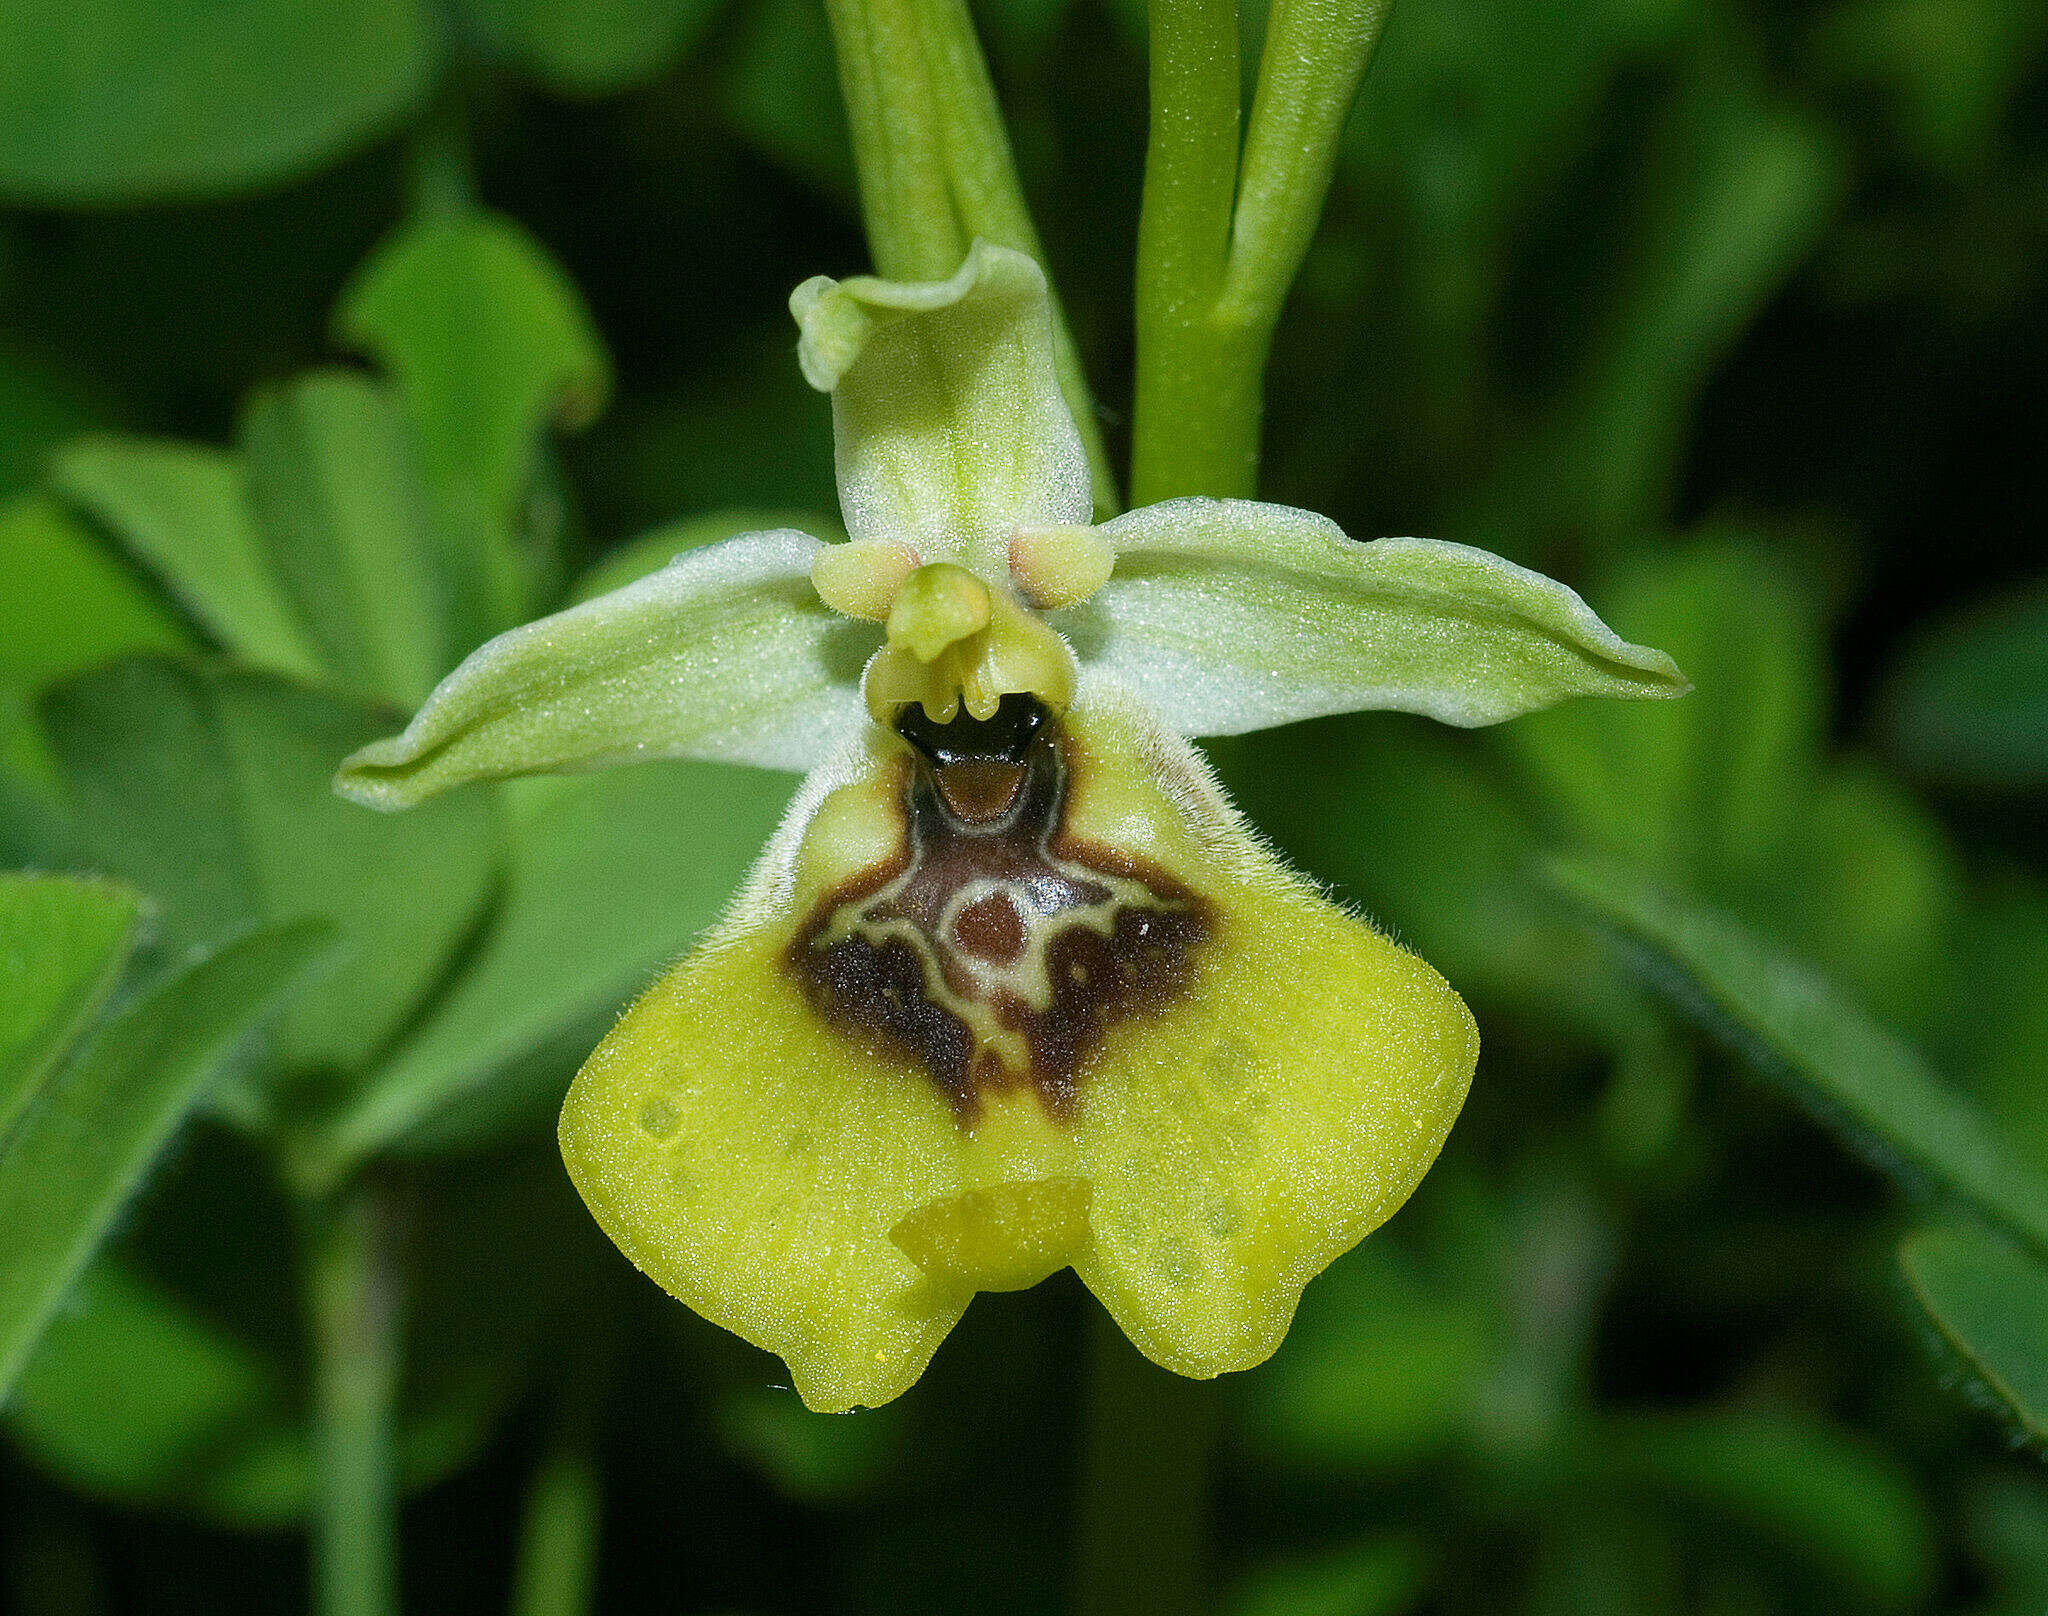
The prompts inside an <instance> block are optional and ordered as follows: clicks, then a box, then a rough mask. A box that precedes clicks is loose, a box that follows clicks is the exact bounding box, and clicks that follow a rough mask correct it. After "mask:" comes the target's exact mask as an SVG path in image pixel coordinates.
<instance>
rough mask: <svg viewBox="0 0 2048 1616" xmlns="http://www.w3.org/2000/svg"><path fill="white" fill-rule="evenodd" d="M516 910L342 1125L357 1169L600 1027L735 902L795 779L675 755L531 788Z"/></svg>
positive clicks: (506, 908)
mask: <svg viewBox="0 0 2048 1616" xmlns="http://www.w3.org/2000/svg"><path fill="white" fill-rule="evenodd" d="M519 789H520V791H521V796H520V797H518V798H515V799H514V801H515V804H516V805H517V806H515V811H514V813H513V815H512V829H511V835H510V838H509V840H510V850H509V865H510V868H509V871H508V876H507V881H506V891H505V898H504V903H503V906H502V908H501V910H500V912H499V914H498V917H497V922H496V924H495V925H494V926H493V927H492V930H491V933H490V936H489V937H488V938H487V939H486V940H485V942H484V943H483V945H482V947H481V948H480V949H479V951H478V953H477V956H476V958H475V959H474V960H473V961H472V963H471V966H470V968H469V970H467V971H466V972H465V973H464V974H463V977H462V980H461V981H460V982H459V983H458V984H456V985H455V987H454V988H453V989H452V990H451V992H450V993H449V995H448V997H447V998H446V999H445V1000H443V1001H442V1002H441V1004H439V1005H438V1006H437V1007H436V1009H435V1011H434V1014H433V1015H432V1016H431V1017H429V1018H428V1019H427V1020H426V1021H425V1022H424V1023H423V1024H422V1025H421V1026H420V1027H419V1029H418V1030H417V1031H416V1032H414V1033H413V1035H412V1036H411V1037H410V1038H408V1039H407V1040H406V1041H405V1043H403V1044H402V1045H401V1046H400V1047H399V1048H398V1049H397V1050H396V1051H395V1052H394V1053H393V1055H392V1058H391V1060H390V1061H389V1062H388V1063H386V1064H385V1065H384V1066H383V1067H382V1068H381V1069H380V1070H379V1072H378V1073H377V1075H376V1076H375V1077H374V1078H373V1079H372V1080H371V1081H370V1082H369V1083H368V1084H367V1085H366V1086H365V1087H364V1088H363V1090H362V1091H361V1093H360V1094H359V1095H358V1097H357V1099H356V1101H355V1102H354V1103H353V1104H352V1105H351V1107H350V1108H349V1109H348V1111H347V1112H345V1113H344V1114H343V1115H342V1116H341V1117H340V1118H339V1119H337V1121H336V1123H335V1125H334V1127H333V1128H332V1129H331V1130H330V1132H329V1134H328V1136H327V1140H326V1144H325V1146H324V1149H325V1152H326V1154H327V1155H328V1156H329V1158H331V1160H332V1161H333V1162H334V1163H335V1164H336V1170H337V1171H339V1170H345V1168H346V1166H347V1164H349V1163H351V1162H354V1161H358V1160H362V1159H365V1158H367V1157H369V1156H371V1155H374V1154H375V1153H377V1152H378V1151H380V1150H384V1149H388V1148H391V1147H392V1145H393V1144H394V1143H398V1142H402V1141H404V1140H405V1139H407V1138H408V1136H410V1135H413V1134H415V1133H418V1132H420V1131H422V1130H423V1129H428V1128H435V1129H438V1128H439V1127H440V1126H441V1125H442V1124H441V1119H442V1118H443V1116H444V1114H445V1113H448V1112H449V1111H451V1110H452V1109H453V1108H455V1107H458V1106H460V1105H462V1104H463V1103H464V1102H465V1101H467V1100H469V1099H470V1098H471V1097H473V1096H480V1092H481V1090H482V1088H483V1086H484V1085H485V1084H486V1082H488V1081H490V1080H491V1079H492V1077H493V1074H495V1073H497V1072H499V1071H500V1070H502V1069H504V1068H506V1067H507V1066H509V1065H511V1064H512V1063H513V1062H515V1061H516V1060H518V1059H519V1057H520V1056H521V1055H522V1054H523V1053H524V1052H526V1051H527V1050H530V1049H534V1048H545V1047H552V1046H553V1045H554V1044H555V1043H556V1042H557V1041H558V1040H560V1039H561V1038H562V1037H563V1036H564V1035H565V1034H568V1033H571V1032H576V1031H587V1032H588V1033H589V1034H592V1035H595V1034H597V1033H601V1031H602V1029H603V1027H604V1025H605V1023H606V1021H607V1019H608V1018H610V1017H611V1016H614V1015H616V1013H617V1012H618V1010H619V1008H620V1006H621V1005H622V1004H624V1003H625V1002H626V1001H627V1000H628V999H629V998H630V997H631V996H632V995H633V994H634V993H635V992H636V991H638V990H639V989H640V988H641V987H643V986H644V985H645V984H646V983H647V982H648V981H649V980H650V979H651V978H652V977H653V975H654V974H655V972H656V971H657V970H659V968H660V967H661V965H662V964H663V963H664V962H665V961H668V960H670V959H673V958H675V957H676V956H677V955H679V954H681V953H682V952H683V950H684V949H685V948H687V947H688V946H689V944H690V943H691V942H692V941H693V940H694V939H695V938H696V936H697V934H698V933H699V932H701V931H702V930H704V929H705V928H706V927H707V926H709V925H710V924H711V923H712V921H714V920H715V919H717V917H718V915H719V914H720V912H721V911H722V910H723V909H724V907H725V906H726V904H727V903H728V902H729V901H730V900H731V897H732V894H733V892H734V891H735V890H736V889H737V888H738V886H739V884H740V881H741V878H742V877H743V876H744V875H745V873H746V871H747V868H748V867H749V866H750V865H751V864H752V863H753V861H754V859H755V858H756V856H757V855H758V854H759V852H760V850H761V848H762V847H763V846H764V845H765V844H766V842H767V840H768V837H769V836H770V834H772V832H773V831H774V828H775V826H776V824H777V822H778V821H779V820H780V818H781V816H782V811H783V808H784V807H785V805H786V803H787V801H788V798H789V794H790V785H789V779H788V777H787V776H786V775H779V774H771V773H767V772H765V771H761V770H754V769H735V768H726V767H721V766H719V765H716V764H701V763H700V764H687V763H685V764H668V765H662V766H657V767H651V768H646V769H633V770H626V771H621V772H619V773H616V774H610V775H605V776H601V777H594V778H590V779H580V780H561V781H533V782H530V783H528V784H526V785H525V786H523V787H521V788H519Z"/></svg>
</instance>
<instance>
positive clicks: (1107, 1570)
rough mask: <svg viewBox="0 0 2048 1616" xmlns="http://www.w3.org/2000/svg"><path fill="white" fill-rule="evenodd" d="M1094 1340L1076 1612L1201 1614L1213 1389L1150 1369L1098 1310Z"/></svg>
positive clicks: (1088, 1615)
mask: <svg viewBox="0 0 2048 1616" xmlns="http://www.w3.org/2000/svg"><path fill="white" fill-rule="evenodd" d="M1092 1335H1093V1339H1092V1341H1091V1343H1090V1352H1089V1357H1090V1359H1091V1368H1092V1371H1093V1373H1092V1377H1091V1389H1090V1400H1089V1406H1088V1412H1087V1427H1086V1432H1085V1435H1084V1438H1083V1451H1082V1473H1081V1498H1080V1512H1081V1514H1080V1518H1081V1540H1080V1544H1079V1554H1078V1559H1077V1566H1076V1572H1077V1580H1078V1584H1079V1586H1078V1588H1077V1596H1078V1597H1077V1598H1076V1601H1075V1607H1074V1608H1075V1612H1076V1616H1202V1613H1203V1612H1206V1611H1207V1610H1209V1609H1210V1607H1211V1603H1212V1601H1211V1600H1210V1598H1209V1591H1208V1583H1209V1566H1208V1559H1207V1552H1206V1547H1205V1545H1206V1542H1207V1539H1208V1516H1209V1472H1210V1461H1211V1458H1212V1456H1213V1454H1214V1451H1215V1446H1216V1437H1217V1430H1218V1426H1219V1423H1220V1421H1219V1411H1218V1409H1217V1406H1216V1387H1215V1385H1214V1383H1213V1382H1210V1381H1202V1380H1183V1379H1181V1378H1180V1377H1179V1376H1178V1375H1175V1374H1172V1373H1171V1372H1169V1371H1167V1370H1164V1369H1161V1368H1159V1367H1158V1366H1157V1365H1156V1364H1152V1363H1148V1362H1147V1361H1146V1360H1145V1359H1144V1358H1142V1357H1140V1356H1139V1354H1138V1351H1137V1349H1136V1348H1135V1347H1133V1346H1132V1345H1131V1344H1130V1343H1129V1342H1128V1341H1126V1340H1125V1339H1124V1338H1123V1332H1122V1331H1120V1330H1119V1329H1118V1328H1117V1327H1116V1324H1115V1323H1114V1322H1113V1321H1112V1320H1111V1319H1110V1317H1109V1315H1108V1314H1107V1313H1105V1312H1102V1311H1100V1310H1097V1311H1096V1312H1095V1314H1094V1318H1093V1332H1092Z"/></svg>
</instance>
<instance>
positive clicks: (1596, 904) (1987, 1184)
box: [1550, 861, 2048, 1247]
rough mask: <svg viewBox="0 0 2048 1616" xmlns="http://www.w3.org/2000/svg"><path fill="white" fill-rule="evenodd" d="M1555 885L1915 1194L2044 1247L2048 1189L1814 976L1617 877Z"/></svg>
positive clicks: (1558, 868) (1598, 873) (1726, 926)
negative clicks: (1962, 1206)
mask: <svg viewBox="0 0 2048 1616" xmlns="http://www.w3.org/2000/svg"><path fill="white" fill-rule="evenodd" d="M1550 873H1551V879H1552V881H1553V882H1554V883H1555V885H1556V886H1557V887H1558V888H1559V890H1560V891H1562V892H1563V893H1564V894H1565V895H1566V896H1567V897H1569V898H1571V899H1573V900H1574V901H1576V902H1577V903H1579V904H1580V905H1582V906H1583V907H1584V908H1585V909H1586V910H1587V911H1588V913H1589V914H1590V915H1591V916H1592V917H1593V918H1595V919H1596V920H1598V921H1600V922H1601V923H1602V924H1603V925H1605V926H1607V927H1609V928H1611V929H1613V930H1614V931H1615V932H1616V933H1618V934H1619V935H1620V936H1621V937H1622V938H1623V939H1624V940H1625V941H1626V942H1628V943H1629V944H1631V945H1633V947H1632V949H1631V951H1630V959H1631V963H1633V964H1636V965H1637V966H1639V968H1640V969H1641V970H1642V973H1643V975H1644V976H1645V977H1647V978H1648V979H1649V981H1650V982H1651V984H1652V985H1653V986H1655V987H1657V988H1659V989H1660V990H1662V991H1663V992H1665V993H1666V994H1667V995H1669V996H1670V997H1671V998H1672V999H1673V1000H1674V1001H1675V1002H1676V1003H1677V1004H1678V1005H1679V1006H1680V1008H1682V1009H1683V1010H1684V1011H1685V1012H1686V1013H1687V1014H1688V1015H1690V1016H1691V1017H1693V1018H1694V1019H1695V1020H1697V1021H1699V1022H1700V1023H1701V1024H1702V1025H1703V1026H1704V1027H1706V1028H1707V1029H1708V1030H1709V1031H1711V1032H1713V1033H1714V1034H1715V1035H1716V1036H1717V1037H1719V1038H1720V1039H1721V1040H1722V1041H1723V1042H1725V1043H1727V1044H1728V1045H1729V1046H1730V1047H1731V1048H1733V1049H1734V1050H1735V1051H1736V1052H1737V1053H1738V1054H1741V1055H1742V1056H1744V1057H1745V1058H1747V1059H1748V1060H1749V1061H1750V1062H1751V1063H1752V1064H1754V1065H1755V1066H1756V1067H1757V1068H1758V1069H1759V1070H1760V1071H1762V1072H1764V1073H1766V1074H1767V1075H1770V1076H1773V1077H1777V1078H1780V1079H1782V1080H1783V1081H1784V1082H1785V1083H1786V1084H1787V1086H1788V1087H1789V1088H1790V1089H1791V1091H1792V1092H1793V1093H1794V1094H1795V1095H1796V1096H1797V1097H1799V1098H1801V1099H1803V1100H1804V1101H1806V1102H1807V1103H1808V1104H1809V1105H1810V1106H1811V1107H1812V1108H1813V1109H1814V1110H1815V1111H1816V1112H1817V1113H1818V1114H1819V1115H1820V1117H1821V1119H1822V1120H1823V1121H1825V1122H1827V1123H1829V1124H1830V1125H1831V1126H1833V1127H1835V1128H1836V1129H1837V1130H1838V1131H1839V1132H1841V1133H1843V1134H1844V1135H1845V1136H1846V1137H1847V1138H1848V1139H1849V1141H1850V1142H1851V1143H1853V1144H1857V1145H1860V1146H1862V1147H1864V1148H1866V1149H1868V1150H1869V1151H1870V1152H1871V1153H1872V1154H1873V1155H1874V1156H1875V1157H1876V1159H1877V1161H1878V1163H1879V1165H1880V1166H1884V1167H1886V1168H1888V1169H1891V1170H1892V1171H1894V1172H1896V1173H1899V1174H1900V1175H1901V1176H1903V1177H1904V1178H1906V1179H1907V1181H1908V1182H1909V1183H1916V1182H1921V1183H1925V1182H1931V1183H1932V1184H1933V1185H1935V1186H1937V1187H1939V1188H1941V1189H1943V1190H1945V1191H1947V1192H1949V1193H1951V1194H1954V1195H1956V1196H1959V1197H1961V1198H1962V1199H1963V1200H1965V1201H1968V1202H1969V1203H1971V1204H1972V1205H1974V1206H1976V1207H1977V1208H1979V1209H1980V1210H1981V1211H1983V1212H1985V1213H1987V1214H1989V1215H1990V1216H1992V1217H1994V1218H1996V1219H1998V1220H1999V1221H2000V1222H2002V1223H2005V1224H2008V1225H2009V1226H2011V1227H2012V1228H2013V1229H2015V1230H2017V1231H2018V1232H2019V1233H2021V1234H2023V1235H2024V1236H2026V1237H2027V1238H2028V1239H2029V1240H2031V1241H2033V1242H2035V1243H2037V1244H2039V1245H2042V1246H2044V1247H2048V1177H2044V1176H2043V1175H2042V1174H2041V1173H2040V1172H2039V1171H2037V1170H2036V1169H2035V1168H2034V1167H2033V1165H2032V1164H2031V1163H2030V1162H2029V1161H2028V1160H2027V1159H2026V1158H2025V1157H2024V1156H2023V1155H2021V1154H2020V1153H2019V1152H2017V1151H2016V1150H2015V1149H2014V1148H2013V1147H2012V1145H2011V1144H2010V1143H2009V1142H2008V1141H2007V1140H2006V1139H2005V1138H2004V1137H2003V1136H2002V1135H2001V1134H2000V1133H1999V1132H1998V1130H1997V1129H1996V1128H1994V1127H1993V1126H1992V1125H1991V1122H1990V1120H1989V1119H1988V1118H1987V1117H1985V1116H1984V1114H1983V1113H1982V1112H1980V1111H1979V1110H1978V1109H1977V1108H1976V1107H1975V1106H1974V1105H1973V1104H1972V1103H1971V1102H1970V1100H1969V1099H1968V1098H1967V1097H1966V1096H1964V1095H1962V1094H1960V1093H1958V1092H1956V1091H1954V1090H1952V1089H1949V1088H1945V1087H1944V1086H1943V1085H1942V1084H1941V1082H1940V1081H1939V1080H1938V1079H1936V1078H1935V1077H1934V1075H1933V1074H1932V1073H1930V1072H1929V1071H1928V1070H1927V1068H1926V1067H1925V1066H1923V1065H1922V1064H1921V1062H1920V1060H1919V1058H1918V1057H1917V1056H1916V1055H1914V1054H1913V1052H1912V1051H1911V1050H1909V1049H1908V1048H1906V1046H1905V1045H1903V1044H1901V1043H1900V1042H1898V1040H1897V1039H1895V1038H1893V1037H1892V1036H1891V1035H1890V1034H1889V1033H1887V1032H1885V1031H1884V1030H1883V1029H1882V1028H1880V1027H1878V1026H1877V1025H1875V1024H1874V1023H1873V1022H1871V1021H1869V1020H1868V1019H1867V1018H1865V1017H1864V1015H1863V1014H1862V1013H1861V1012H1860V1011H1858V1010H1857V1009H1855V1008H1854V1007H1853V1006H1852V1005H1850V1004H1849V1003H1847V1002H1846V1001H1845V1000H1843V999H1842V998H1840V997H1839V996H1838V995H1837V994H1836V993H1835V992H1834V991H1833V990H1832V989H1831V988H1830V987H1828V985H1827V984H1826V983H1824V982H1823V981H1822V980H1821V979H1820V978H1819V977H1818V976H1816V975H1815V974H1814V973H1813V971H1812V970H1811V969H1810V968H1809V967H1807V966H1806V965H1804V964H1802V963H1801V962H1799V961H1797V960H1794V959H1792V958H1790V957H1789V956H1787V955H1785V954H1783V953H1781V952H1780V951H1779V950H1777V949H1776V948H1774V947H1772V946H1771V945H1770V944H1769V943H1767V942H1765V941H1764V940H1763V939H1761V938H1759V937H1756V936H1754V935H1753V934H1751V933H1750V932H1748V931H1746V930H1745V929H1744V928H1742V927H1741V926H1739V925H1738V924H1736V923H1735V922H1734V921H1733V920H1730V919H1729V918H1727V917H1726V916H1725V915H1722V914H1720V913H1717V912H1716V911H1715V910H1713V909H1711V908H1708V907H1706V906H1705V905H1702V904H1699V903H1697V902H1694V901H1691V900H1688V899H1686V898H1683V897H1680V896H1677V895H1674V894H1670V893H1667V892H1664V891H1662V890H1660V889H1659V888H1658V887H1656V886H1655V885H1653V884H1652V883H1651V882H1649V881H1647V880H1644V879H1643V878H1642V877H1640V876H1637V875H1633V874H1630V873H1627V872H1625V871H1622V870H1619V869H1612V868H1605V867H1601V866H1597V865H1593V864H1587V863H1576V862H1566V861H1560V862H1558V863H1556V864H1553V865H1552V866H1551V871H1550Z"/></svg>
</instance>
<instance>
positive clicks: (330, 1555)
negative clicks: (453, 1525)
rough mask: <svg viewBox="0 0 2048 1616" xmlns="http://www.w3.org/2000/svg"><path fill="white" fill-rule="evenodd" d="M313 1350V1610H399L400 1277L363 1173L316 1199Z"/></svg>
mask: <svg viewBox="0 0 2048 1616" xmlns="http://www.w3.org/2000/svg"><path fill="white" fill-rule="evenodd" d="M306 1246H307V1251H306V1299H307V1311H308V1315H309V1318H310V1322H311V1326H312V1336H313V1349H314V1377H313V1453H314V1492H315V1509H314V1523H313V1576H314V1595H315V1597H314V1609H315V1610H316V1611H318V1612H319V1613H320V1616H395V1613H396V1612H397V1610H398V1608H399V1602H398V1553H397V1550H398V1544H397V1537H398V1532H397V1507H398V1501H397V1492H398V1489H397V1476H396V1463H395V1460H394V1456H393V1435H392V1432H393V1425H394V1421H395V1412H396V1403H397V1398H398V1381H399V1367H400V1338H401V1334H402V1314H403V1304H404V1296H403V1281H402V1278H401V1275H400V1266H399V1256H398V1229H397V1219H396V1216H395V1208H394V1206H393V1205H392V1203H391V1200H390V1198H389V1195H388V1193H386V1192H385V1191H384V1190H382V1189H381V1188H380V1187H379V1186H377V1185H376V1184H374V1183H370V1182H365V1183H363V1184H360V1185H358V1186H356V1187H355V1188H353V1189H351V1190H350V1191H348V1192H347V1193H346V1194H345V1195H344V1196H343V1197H342V1198H341V1199H340V1200H339V1201H337V1202H334V1203H332V1204H330V1205H327V1206H324V1207H321V1208H319V1209H317V1210H316V1211H315V1212H314V1214H313V1217H312V1221H311V1223H310V1226H309V1228H308V1231H307V1236H306Z"/></svg>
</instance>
